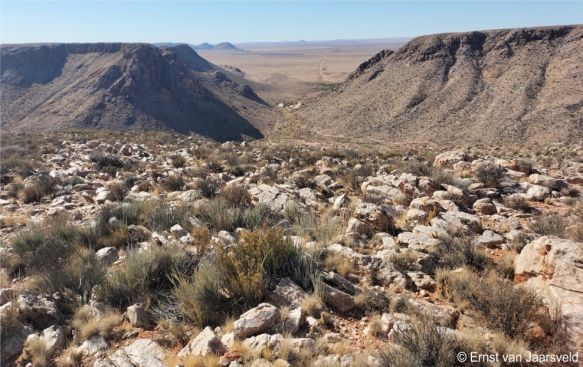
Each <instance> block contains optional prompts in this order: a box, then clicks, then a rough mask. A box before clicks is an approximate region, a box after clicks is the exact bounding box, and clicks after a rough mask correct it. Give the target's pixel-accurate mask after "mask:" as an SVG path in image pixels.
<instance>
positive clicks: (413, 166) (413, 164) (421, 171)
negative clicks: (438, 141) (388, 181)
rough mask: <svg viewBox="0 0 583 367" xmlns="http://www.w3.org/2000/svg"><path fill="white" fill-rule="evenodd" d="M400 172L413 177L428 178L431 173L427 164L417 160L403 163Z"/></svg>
mask: <svg viewBox="0 0 583 367" xmlns="http://www.w3.org/2000/svg"><path fill="white" fill-rule="evenodd" d="M401 171H402V172H406V173H412V174H414V175H415V176H430V175H431V173H432V169H431V167H430V166H429V165H428V164H427V163H425V162H420V161H418V160H408V161H405V162H404V163H403V165H402V167H401Z"/></svg>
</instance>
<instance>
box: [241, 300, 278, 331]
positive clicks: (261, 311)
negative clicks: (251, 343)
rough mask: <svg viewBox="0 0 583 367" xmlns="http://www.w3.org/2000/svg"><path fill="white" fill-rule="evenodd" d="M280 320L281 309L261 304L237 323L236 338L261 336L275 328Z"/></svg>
mask: <svg viewBox="0 0 583 367" xmlns="http://www.w3.org/2000/svg"><path fill="white" fill-rule="evenodd" d="M279 319H280V313H279V309H277V307H275V306H273V305H271V304H269V303H261V304H260V305H259V306H257V307H255V308H252V309H250V310H249V311H247V312H245V313H244V314H242V315H241V317H239V319H238V320H237V321H235V328H234V332H235V336H236V337H238V338H247V337H249V336H253V335H257V334H261V333H263V332H265V331H267V330H269V329H271V328H272V327H273V326H275V325H276V324H277V323H278V322H279Z"/></svg>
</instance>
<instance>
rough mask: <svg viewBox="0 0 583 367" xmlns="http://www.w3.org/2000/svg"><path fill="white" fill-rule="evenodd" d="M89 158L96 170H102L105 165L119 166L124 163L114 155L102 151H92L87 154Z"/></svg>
mask: <svg viewBox="0 0 583 367" xmlns="http://www.w3.org/2000/svg"><path fill="white" fill-rule="evenodd" d="M89 159H90V160H91V161H92V162H93V163H95V167H96V168H97V169H98V170H103V169H105V168H107V167H110V168H111V167H113V168H121V167H123V166H124V163H123V162H122V161H121V160H120V159H119V158H118V157H116V156H115V155H113V154H109V153H103V152H97V151H96V152H92V153H91V154H90V155H89Z"/></svg>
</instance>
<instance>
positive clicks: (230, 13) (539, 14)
mask: <svg viewBox="0 0 583 367" xmlns="http://www.w3.org/2000/svg"><path fill="white" fill-rule="evenodd" d="M0 21H1V25H0V32H1V33H0V42H2V43H25V42H97V41H104V42H106V41H126V42H163V41H164V42H165V41H168V42H190V43H200V42H205V41H206V42H221V41H230V42H246V41H284V40H300V39H304V40H329V39H340V38H344V39H358V38H388V37H410V36H417V35H422V34H428V33H437V32H452V31H467V30H478V29H492V28H509V27H523V26H535V25H554V24H575V23H583V2H582V1H570V2H559V1H548V2H547V1H508V0H507V1H488V2H485V1H449V2H444V1H429V2H422V1H403V2H399V1H376V2H363V1H358V2H357V1H321V2H317V1H295V2H291V1H289V2H288V1H263V2H248V1H235V2H232V1H231V2H228V1H138V0H127V1H83V0H81V1H24V0H14V1H7V0H0Z"/></svg>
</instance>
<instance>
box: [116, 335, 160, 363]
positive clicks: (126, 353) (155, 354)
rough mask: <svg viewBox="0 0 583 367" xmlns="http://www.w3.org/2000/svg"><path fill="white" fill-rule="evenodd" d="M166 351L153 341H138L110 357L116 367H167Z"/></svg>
mask: <svg viewBox="0 0 583 367" xmlns="http://www.w3.org/2000/svg"><path fill="white" fill-rule="evenodd" d="M165 356H166V353H165V352H164V349H162V347H161V346H160V345H159V344H158V343H156V342H155V341H153V340H151V339H137V340H136V341H134V342H133V343H131V344H130V345H128V346H127V347H125V348H123V349H118V350H117V351H116V352H115V353H114V354H113V355H111V356H110V357H109V359H110V360H111V362H113V365H114V366H123V367H125V366H128V367H130V366H135V367H165V364H164V357H165Z"/></svg>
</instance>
